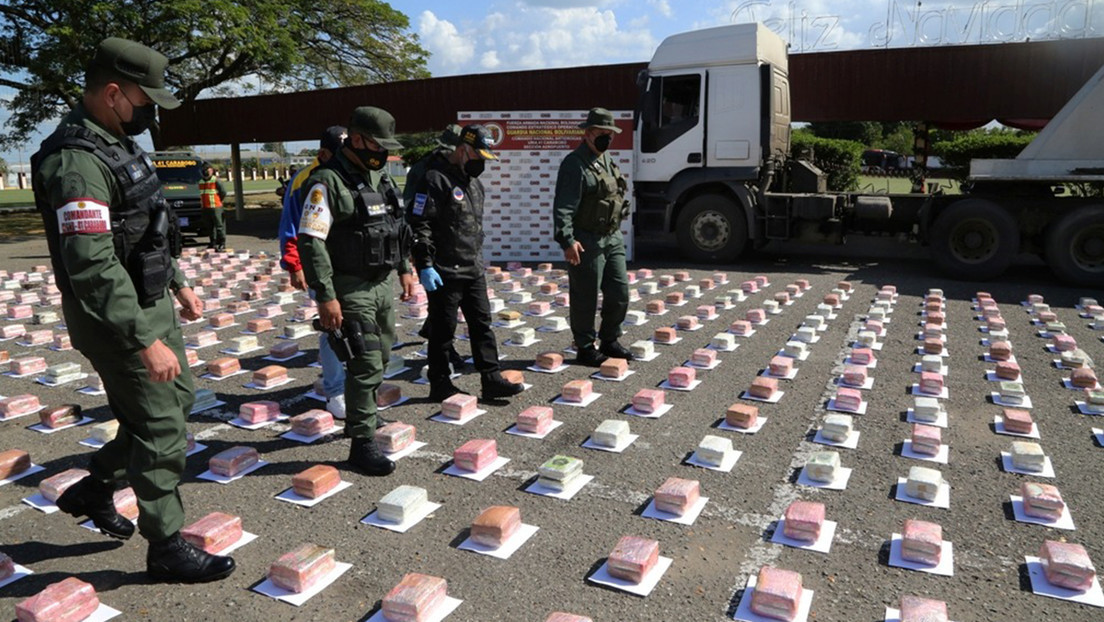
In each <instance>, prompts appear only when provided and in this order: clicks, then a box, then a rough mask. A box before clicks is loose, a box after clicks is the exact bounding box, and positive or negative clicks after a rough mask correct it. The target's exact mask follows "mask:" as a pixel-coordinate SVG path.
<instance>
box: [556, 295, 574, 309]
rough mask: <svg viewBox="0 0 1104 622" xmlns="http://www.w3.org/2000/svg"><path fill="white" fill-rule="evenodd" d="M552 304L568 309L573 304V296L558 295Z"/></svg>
mask: <svg viewBox="0 0 1104 622" xmlns="http://www.w3.org/2000/svg"><path fill="white" fill-rule="evenodd" d="M552 304H554V305H556V306H557V307H566V306H569V305H570V304H571V294H556V296H555V297H554V298H553V299H552Z"/></svg>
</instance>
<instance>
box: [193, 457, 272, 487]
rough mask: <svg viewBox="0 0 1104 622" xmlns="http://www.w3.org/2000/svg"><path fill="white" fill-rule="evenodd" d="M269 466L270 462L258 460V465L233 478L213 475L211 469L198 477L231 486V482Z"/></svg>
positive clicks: (255, 464) (252, 465) (251, 466)
mask: <svg viewBox="0 0 1104 622" xmlns="http://www.w3.org/2000/svg"><path fill="white" fill-rule="evenodd" d="M267 464H268V462H265V461H264V460H258V461H257V462H256V463H254V464H251V465H249V468H247V469H245V470H244V471H242V472H241V473H238V474H237V475H235V476H233V477H226V476H224V475H218V474H216V473H213V472H212V471H211V470H210V469H208V470H206V471H204V472H202V473H200V474H199V475H197V476H196V477H198V478H199V479H205V480H208V481H211V482H216V483H219V484H229V483H230V482H236V481H238V480H239V479H241V478H243V477H245V476H246V475H249V474H250V473H252V472H253V471H256V470H257V469H259V468H261V467H263V466H265V465H267Z"/></svg>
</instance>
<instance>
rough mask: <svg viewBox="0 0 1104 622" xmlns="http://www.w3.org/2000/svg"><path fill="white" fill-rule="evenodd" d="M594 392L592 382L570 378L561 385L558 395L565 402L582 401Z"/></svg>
mask: <svg viewBox="0 0 1104 622" xmlns="http://www.w3.org/2000/svg"><path fill="white" fill-rule="evenodd" d="M593 392H594V384H593V383H592V382H591V381H589V380H572V381H570V382H568V383H567V384H565V385H564V386H563V391H561V393H560V397H561V398H562V399H563V400H564V401H565V402H582V401H584V400H585V399H586V398H588V397H590V394H591V393H593Z"/></svg>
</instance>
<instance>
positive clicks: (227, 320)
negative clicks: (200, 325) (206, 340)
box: [207, 313, 234, 328]
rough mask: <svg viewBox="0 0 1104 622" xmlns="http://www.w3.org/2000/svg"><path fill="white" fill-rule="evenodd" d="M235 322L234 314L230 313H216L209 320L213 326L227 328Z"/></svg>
mask: <svg viewBox="0 0 1104 622" xmlns="http://www.w3.org/2000/svg"><path fill="white" fill-rule="evenodd" d="M233 323H234V316H233V315H232V314H230V313H216V314H214V315H212V316H211V319H209V320H208V321H207V325H208V326H210V327H211V328H225V327H227V326H230V325H231V324H233Z"/></svg>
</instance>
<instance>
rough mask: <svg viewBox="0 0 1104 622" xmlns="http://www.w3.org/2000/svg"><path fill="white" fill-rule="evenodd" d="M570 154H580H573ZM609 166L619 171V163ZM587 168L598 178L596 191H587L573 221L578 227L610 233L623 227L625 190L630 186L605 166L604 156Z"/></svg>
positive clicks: (593, 231) (603, 233)
mask: <svg viewBox="0 0 1104 622" xmlns="http://www.w3.org/2000/svg"><path fill="white" fill-rule="evenodd" d="M570 157H578V156H576V155H575V154H572V156H570ZM610 166H611V167H612V168H613V169H614V170H617V167H616V165H614V164H612V163H611V164H610ZM586 170H589V171H590V172H592V173H594V174H595V175H596V176H597V177H598V187H597V188H596V190H595V191H593V192H590V191H588V192H584V194H583V196H582V199H581V200H580V201H579V207H578V209H577V210H576V211H575V220H574V224H575V226H576V227H578V228H579V229H583V230H584V231H590V232H591V233H599V234H602V235H607V234H610V233H613V232H614V231H617V229H619V228H620V227H621V219H622V218H623V217H624V215H625V214H624V212H623V208H624V203H625V190H626V189H627V185H626V183H625V180H624V178H623V177H621V176H620V175H615V174H614V173H612V172H610V171H609V170H608V169H606V167H604V166H602V164H601V158H599V159H597V160H594V161H593V162H591V163H590V164H589V165H588V166H586Z"/></svg>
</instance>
